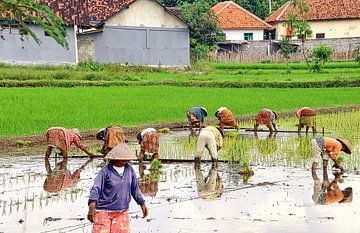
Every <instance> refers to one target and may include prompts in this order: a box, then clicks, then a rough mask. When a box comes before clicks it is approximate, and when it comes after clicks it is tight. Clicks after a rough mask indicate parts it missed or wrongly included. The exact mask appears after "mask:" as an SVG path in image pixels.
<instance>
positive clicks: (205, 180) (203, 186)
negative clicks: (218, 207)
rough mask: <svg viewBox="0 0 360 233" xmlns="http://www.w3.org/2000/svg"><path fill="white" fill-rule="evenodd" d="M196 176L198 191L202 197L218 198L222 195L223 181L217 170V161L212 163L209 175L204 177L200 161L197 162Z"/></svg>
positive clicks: (207, 198) (206, 198)
mask: <svg viewBox="0 0 360 233" xmlns="http://www.w3.org/2000/svg"><path fill="white" fill-rule="evenodd" d="M194 168H195V177H196V186H197V191H198V194H199V196H200V197H202V198H203V199H205V200H216V199H218V198H220V197H221V195H222V192H223V183H222V180H221V178H220V175H219V173H218V171H217V169H218V166H217V163H212V166H211V169H210V171H209V172H208V175H207V176H206V177H204V175H203V172H202V171H201V166H200V163H195V167H194Z"/></svg>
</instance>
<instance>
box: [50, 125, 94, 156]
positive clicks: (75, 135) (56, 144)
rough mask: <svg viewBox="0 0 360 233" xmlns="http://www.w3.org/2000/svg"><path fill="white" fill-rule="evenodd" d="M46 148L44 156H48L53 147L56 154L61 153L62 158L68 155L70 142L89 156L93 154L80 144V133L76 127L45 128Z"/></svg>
mask: <svg viewBox="0 0 360 233" xmlns="http://www.w3.org/2000/svg"><path fill="white" fill-rule="evenodd" d="M45 136H46V140H47V144H48V147H47V150H46V152H45V158H46V159H47V158H49V156H50V154H51V151H52V149H53V148H55V153H56V154H61V155H62V156H63V157H64V158H67V157H68V150H69V148H70V146H71V145H72V144H75V146H76V147H78V148H79V149H81V150H82V151H84V152H85V153H86V154H88V155H89V156H90V157H92V156H94V154H93V153H91V152H89V151H88V150H87V149H86V147H85V146H84V145H83V144H81V141H80V140H81V135H80V132H79V130H78V129H65V128H62V127H52V128H49V129H48V130H46V133H45Z"/></svg>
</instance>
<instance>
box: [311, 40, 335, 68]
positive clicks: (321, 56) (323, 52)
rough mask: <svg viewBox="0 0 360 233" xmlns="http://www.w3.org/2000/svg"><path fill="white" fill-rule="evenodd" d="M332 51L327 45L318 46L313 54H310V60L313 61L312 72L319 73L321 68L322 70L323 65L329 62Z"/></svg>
mask: <svg viewBox="0 0 360 233" xmlns="http://www.w3.org/2000/svg"><path fill="white" fill-rule="evenodd" d="M333 52H334V50H333V48H331V47H330V46H329V45H327V44H320V45H319V46H317V47H315V49H314V50H313V52H312V53H311V58H312V59H313V62H314V64H313V66H312V71H314V72H319V71H320V70H321V69H322V68H324V66H325V63H326V62H328V61H330V60H331V55H332V54H333Z"/></svg>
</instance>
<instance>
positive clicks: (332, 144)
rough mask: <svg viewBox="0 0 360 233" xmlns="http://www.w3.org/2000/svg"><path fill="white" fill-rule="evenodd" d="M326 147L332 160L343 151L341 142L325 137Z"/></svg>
mask: <svg viewBox="0 0 360 233" xmlns="http://www.w3.org/2000/svg"><path fill="white" fill-rule="evenodd" d="M324 147H325V151H326V153H327V154H328V155H329V157H330V158H332V159H336V157H337V156H338V154H339V153H340V151H341V149H342V145H341V142H339V141H338V140H336V139H334V138H327V137H324Z"/></svg>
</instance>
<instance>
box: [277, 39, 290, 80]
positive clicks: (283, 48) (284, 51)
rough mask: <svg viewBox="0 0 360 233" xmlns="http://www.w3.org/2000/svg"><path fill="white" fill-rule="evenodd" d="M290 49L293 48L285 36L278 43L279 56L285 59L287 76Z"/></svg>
mask: <svg viewBox="0 0 360 233" xmlns="http://www.w3.org/2000/svg"><path fill="white" fill-rule="evenodd" d="M292 48H293V46H292V45H291V43H290V39H289V38H288V37H286V36H282V37H281V41H280V54H281V56H282V57H283V58H284V59H285V63H286V72H287V73H288V74H289V73H290V66H289V60H290V55H291V52H292Z"/></svg>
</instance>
